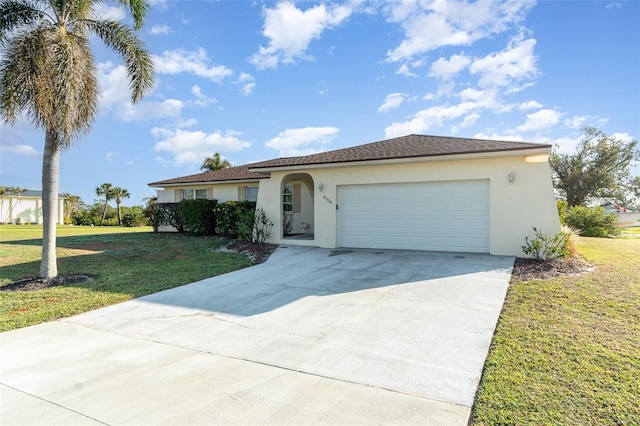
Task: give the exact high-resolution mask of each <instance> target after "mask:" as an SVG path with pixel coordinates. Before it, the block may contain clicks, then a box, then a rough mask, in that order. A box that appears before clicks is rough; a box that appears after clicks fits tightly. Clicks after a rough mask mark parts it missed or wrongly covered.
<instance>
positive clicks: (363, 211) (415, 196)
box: [338, 181, 489, 252]
mask: <svg viewBox="0 0 640 426" xmlns="http://www.w3.org/2000/svg"><path fill="white" fill-rule="evenodd" d="M338 205H339V210H338V244H339V245H340V246H341V247H363V248H397V249H414V250H439V251H470V252H488V251H489V183H488V181H452V182H437V183H436V182H424V183H409V184H385V185H349V186H342V187H340V188H339V193H338Z"/></svg>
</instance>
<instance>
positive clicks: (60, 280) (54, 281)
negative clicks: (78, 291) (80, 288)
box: [0, 275, 93, 291]
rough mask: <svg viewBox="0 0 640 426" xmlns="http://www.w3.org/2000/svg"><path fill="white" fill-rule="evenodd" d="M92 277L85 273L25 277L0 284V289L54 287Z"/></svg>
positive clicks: (20, 289)
mask: <svg viewBox="0 0 640 426" xmlns="http://www.w3.org/2000/svg"><path fill="white" fill-rule="evenodd" d="M92 279H93V278H91V277H88V276H86V275H67V276H57V277H54V278H38V277H34V278H25V279H23V280H20V281H15V282H12V283H9V284H5V285H3V286H0V291H34V290H42V289H44V288H49V287H56V286H60V285H69V284H77V283H83V282H86V281H91V280H92Z"/></svg>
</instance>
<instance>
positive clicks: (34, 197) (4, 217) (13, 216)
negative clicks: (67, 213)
mask: <svg viewBox="0 0 640 426" xmlns="http://www.w3.org/2000/svg"><path fill="white" fill-rule="evenodd" d="M64 200H65V199H64V197H63V196H62V195H58V221H57V223H58V224H59V225H62V224H64ZM0 223H5V224H6V223H11V224H14V225H18V224H24V223H32V224H42V191H24V192H22V193H15V192H7V193H4V194H2V195H1V196H0Z"/></svg>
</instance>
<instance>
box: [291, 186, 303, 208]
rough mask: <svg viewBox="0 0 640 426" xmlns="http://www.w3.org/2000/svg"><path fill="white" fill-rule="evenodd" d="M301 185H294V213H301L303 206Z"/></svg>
mask: <svg viewBox="0 0 640 426" xmlns="http://www.w3.org/2000/svg"><path fill="white" fill-rule="evenodd" d="M300 192H301V191H300V184H299V183H294V184H293V212H294V213H300V206H301V204H302V200H301V199H300V198H301V197H300Z"/></svg>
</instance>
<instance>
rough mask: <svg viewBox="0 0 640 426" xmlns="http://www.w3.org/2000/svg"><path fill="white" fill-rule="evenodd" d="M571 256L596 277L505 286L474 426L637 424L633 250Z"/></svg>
mask: <svg viewBox="0 0 640 426" xmlns="http://www.w3.org/2000/svg"><path fill="white" fill-rule="evenodd" d="M578 247H579V252H580V253H581V254H582V255H583V256H584V257H585V258H586V259H587V260H588V261H589V262H590V263H592V264H594V265H596V266H597V269H596V270H595V271H593V272H591V273H589V274H585V275H581V276H565V277H560V278H556V279H550V280H532V281H527V282H515V283H512V285H511V287H510V289H509V292H508V294H507V298H506V301H505V305H504V308H503V311H502V314H501V316H500V320H499V322H498V326H497V329H496V333H495V335H494V338H493V341H492V344H491V349H490V353H489V357H488V359H487V362H486V364H485V370H484V374H483V377H482V380H481V383H480V387H479V390H478V393H477V395H476V401H475V406H474V409H473V414H472V420H471V424H473V425H524V424H536V425H633V424H636V425H637V424H640V275H639V272H638V271H640V241H639V240H637V239H635V240H624V239H594V238H581V239H580V243H579V246H578Z"/></svg>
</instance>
